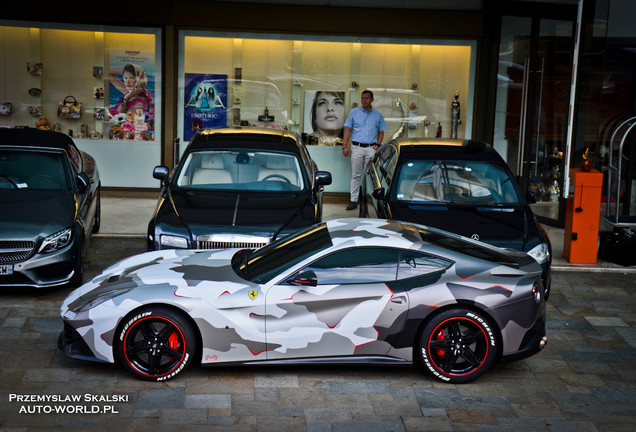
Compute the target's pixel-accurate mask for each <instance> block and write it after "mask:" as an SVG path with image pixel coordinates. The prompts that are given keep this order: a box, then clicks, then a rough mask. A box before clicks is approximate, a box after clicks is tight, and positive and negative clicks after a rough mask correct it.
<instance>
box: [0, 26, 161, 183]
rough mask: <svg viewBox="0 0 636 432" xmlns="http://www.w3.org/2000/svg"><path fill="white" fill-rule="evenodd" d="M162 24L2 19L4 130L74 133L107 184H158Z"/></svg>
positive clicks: (0, 92)
mask: <svg viewBox="0 0 636 432" xmlns="http://www.w3.org/2000/svg"><path fill="white" fill-rule="evenodd" d="M160 35H161V33H160V30H159V29H140V28H135V29H132V28H123V27H122V28H119V27H109V28H105V27H103V26H81V25H63V24H59V25H56V24H50V23H47V24H41V25H40V24H35V23H16V22H0V104H2V106H3V107H5V108H6V109H4V110H2V111H3V112H2V115H0V127H38V128H40V129H52V130H57V131H60V132H62V133H65V134H68V135H70V136H72V137H73V139H74V141H75V143H76V144H77V146H78V147H79V148H80V149H81V150H84V151H87V152H88V153H90V154H91V155H92V156H93V157H95V159H96V160H97V164H98V167H99V170H100V174H101V180H102V185H105V186H136V187H145V186H151V187H155V186H156V181H155V180H153V179H152V174H151V173H152V168H153V167H154V166H155V165H158V164H159V163H160V155H161V136H160V131H161V93H160V91H159V90H160V87H161V49H160V46H159V45H158V44H159V43H160V40H161V37H160Z"/></svg>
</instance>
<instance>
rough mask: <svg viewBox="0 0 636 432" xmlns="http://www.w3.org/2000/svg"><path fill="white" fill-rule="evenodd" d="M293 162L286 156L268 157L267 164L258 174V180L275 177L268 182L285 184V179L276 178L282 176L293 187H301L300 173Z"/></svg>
mask: <svg viewBox="0 0 636 432" xmlns="http://www.w3.org/2000/svg"><path fill="white" fill-rule="evenodd" d="M292 162H293V160H292V159H291V158H289V157H285V156H267V159H265V164H264V165H263V166H261V169H260V171H259V172H258V180H259V181H261V180H263V179H265V178H267V177H269V176H273V177H271V178H269V179H268V180H277V181H282V182H284V181H285V180H284V179H283V178H281V177H276V176H282V177H284V178H286V179H288V180H289V182H290V183H291V184H292V185H294V186H300V185H299V184H298V172H297V170H296V167H295V166H293V163H292Z"/></svg>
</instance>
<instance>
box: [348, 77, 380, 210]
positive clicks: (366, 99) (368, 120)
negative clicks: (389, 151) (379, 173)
mask: <svg viewBox="0 0 636 432" xmlns="http://www.w3.org/2000/svg"><path fill="white" fill-rule="evenodd" d="M372 103H373V92H372V91H371V90H365V91H363V92H362V94H361V95H360V105H361V106H360V107H357V108H354V109H352V110H351V112H350V113H349V117H348V118H347V121H346V122H345V124H344V135H343V138H342V153H343V154H344V156H345V157H346V156H349V155H351V189H350V191H349V192H350V197H351V198H350V202H349V205H347V210H353V209H355V208H356V207H357V206H358V197H359V195H360V177H361V176H362V173H363V172H364V168H365V167H366V166H367V165H368V164H369V161H370V160H371V158H372V157H373V155H374V154H375V152H376V150H377V149H379V148H380V146H381V145H382V141H383V140H384V131H385V130H386V123H385V122H384V117H383V116H382V114H381V113H380V111H378V110H376V109H374V108H373V107H372V106H371V104H372ZM349 140H351V144H349Z"/></svg>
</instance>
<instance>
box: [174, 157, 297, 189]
mask: <svg viewBox="0 0 636 432" xmlns="http://www.w3.org/2000/svg"><path fill="white" fill-rule="evenodd" d="M175 181H176V185H177V186H179V187H184V188H190V189H206V190H221V189H222V190H249V191H298V190H302V189H304V188H305V187H304V186H305V180H304V178H303V176H302V171H301V170H300V164H299V161H298V158H297V157H296V156H295V155H293V154H285V153H275V152H269V151H263V150H257V151H251V150H240V151H239V150H236V151H233V150H205V151H196V152H192V153H189V154H188V155H187V157H186V159H185V161H183V164H182V165H181V167H180V169H179V171H178V173H177V176H176V180H175Z"/></svg>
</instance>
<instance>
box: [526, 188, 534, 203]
mask: <svg viewBox="0 0 636 432" xmlns="http://www.w3.org/2000/svg"><path fill="white" fill-rule="evenodd" d="M526 201H528V204H536V202H537V199H536V198H535V197H534V193H532V192H530V191H528V192H526Z"/></svg>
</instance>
